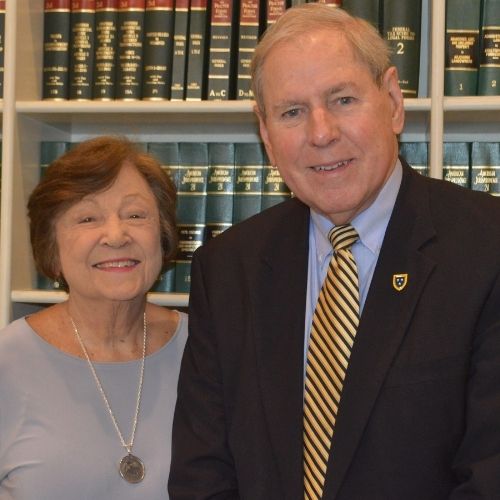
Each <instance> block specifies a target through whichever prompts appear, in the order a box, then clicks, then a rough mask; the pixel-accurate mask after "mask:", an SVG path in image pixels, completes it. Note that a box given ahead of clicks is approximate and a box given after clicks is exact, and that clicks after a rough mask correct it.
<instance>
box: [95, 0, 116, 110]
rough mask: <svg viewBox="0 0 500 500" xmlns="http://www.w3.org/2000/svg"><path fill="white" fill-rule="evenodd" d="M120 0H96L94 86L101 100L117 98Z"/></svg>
mask: <svg viewBox="0 0 500 500" xmlns="http://www.w3.org/2000/svg"><path fill="white" fill-rule="evenodd" d="M117 22H118V0H96V3H95V53H94V88H93V91H92V96H93V98H94V99H96V100H99V101H111V100H113V99H114V98H115V76H116V44H117Z"/></svg>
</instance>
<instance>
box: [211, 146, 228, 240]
mask: <svg viewBox="0 0 500 500" xmlns="http://www.w3.org/2000/svg"><path fill="white" fill-rule="evenodd" d="M208 165H209V166H208V183H207V200H206V214H205V224H206V229H205V231H206V233H205V241H208V240H211V239H212V238H215V237H216V236H217V235H219V234H220V233H222V232H223V231H225V230H226V229H227V228H228V227H230V226H231V224H232V221H233V194H234V176H235V169H234V144H232V143H219V142H211V143H209V145H208Z"/></svg>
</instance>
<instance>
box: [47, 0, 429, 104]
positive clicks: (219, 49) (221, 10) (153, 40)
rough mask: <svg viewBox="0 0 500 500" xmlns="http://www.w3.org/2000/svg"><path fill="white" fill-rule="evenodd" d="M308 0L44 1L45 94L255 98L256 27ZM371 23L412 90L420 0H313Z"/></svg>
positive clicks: (407, 92)
mask: <svg viewBox="0 0 500 500" xmlns="http://www.w3.org/2000/svg"><path fill="white" fill-rule="evenodd" d="M303 1H305V0H45V4H44V40H43V56H44V57H43V89H42V97H43V98H44V99H53V100H61V99H62V100H64V99H72V100H88V99H94V100H112V99H119V100H139V99H143V100H168V99H170V100H202V99H207V100H227V99H252V98H253V94H252V92H251V88H250V61H251V58H252V54H253V51H254V49H255V45H256V44H257V41H258V38H259V36H260V35H261V34H262V32H263V31H264V30H265V28H266V27H268V26H269V25H270V24H272V23H273V22H275V21H276V19H277V18H278V17H279V16H280V15H281V14H282V13H283V12H284V11H285V9H287V8H288V7H290V5H295V4H297V3H301V2H303ZM319 1H322V2H324V3H328V4H331V5H332V6H333V7H343V8H345V9H346V10H348V11H350V12H351V13H352V14H354V15H357V16H360V17H363V18H366V19H367V20H369V21H370V22H372V23H373V24H374V25H375V26H377V28H378V29H379V30H380V32H381V33H382V34H383V36H384V37H385V38H386V40H387V41H388V43H389V44H390V46H391V48H392V52H393V62H394V64H395V65H396V66H397V67H398V70H399V74H400V84H401V87H402V89H403V94H404V96H405V97H417V94H418V79H419V61H420V24H421V0H319Z"/></svg>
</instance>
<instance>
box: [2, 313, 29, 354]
mask: <svg viewBox="0 0 500 500" xmlns="http://www.w3.org/2000/svg"><path fill="white" fill-rule="evenodd" d="M31 331H32V330H31V327H30V326H29V325H28V323H27V321H26V318H25V317H22V318H18V319H16V320H14V321H12V322H11V323H9V324H8V325H7V326H5V327H4V328H2V329H0V354H1V353H2V352H3V351H4V350H5V349H11V348H12V347H15V346H16V345H19V344H20V343H22V342H23V341H25V340H26V339H27V338H28V337H29V335H28V334H29V333H30V332H31Z"/></svg>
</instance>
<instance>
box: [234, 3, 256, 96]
mask: <svg viewBox="0 0 500 500" xmlns="http://www.w3.org/2000/svg"><path fill="white" fill-rule="evenodd" d="M259 6H260V1H259V0H241V3H240V32H239V35H238V66H237V67H238V73H237V78H236V98H237V99H253V97H254V96H253V92H252V89H251V79H250V62H251V61H252V56H253V53H254V52H255V46H256V45H257V41H258V38H259V18H260V10H259Z"/></svg>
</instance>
